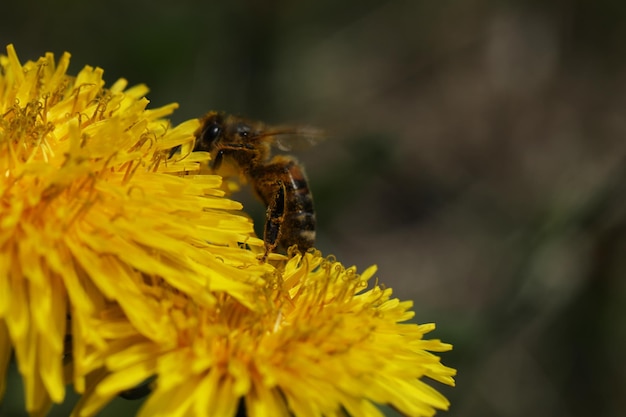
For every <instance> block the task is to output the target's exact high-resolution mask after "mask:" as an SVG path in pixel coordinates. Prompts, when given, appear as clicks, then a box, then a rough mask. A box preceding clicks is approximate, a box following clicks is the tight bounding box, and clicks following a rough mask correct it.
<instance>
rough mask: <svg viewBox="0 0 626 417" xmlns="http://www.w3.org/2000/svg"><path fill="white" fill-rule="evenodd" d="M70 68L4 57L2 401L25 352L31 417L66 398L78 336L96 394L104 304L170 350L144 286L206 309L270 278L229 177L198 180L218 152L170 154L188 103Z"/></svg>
mask: <svg viewBox="0 0 626 417" xmlns="http://www.w3.org/2000/svg"><path fill="white" fill-rule="evenodd" d="M68 65H69V54H64V55H63V56H62V57H61V58H60V59H59V61H58V62H55V60H54V57H53V56H52V54H46V55H45V56H44V57H42V58H40V59H39V60H37V61H29V62H26V63H24V64H22V63H21V62H20V61H19V59H18V57H17V54H16V52H15V50H14V48H13V46H8V47H7V55H6V56H0V381H2V382H1V383H0V391H2V390H3V388H4V385H3V384H4V377H3V375H4V373H5V370H6V364H7V361H8V357H9V355H10V351H11V349H13V350H14V351H15V355H16V359H17V363H18V369H19V371H20V373H21V374H22V375H23V377H24V381H25V391H26V407H27V410H28V411H29V412H32V413H35V412H41V411H42V410H45V409H46V407H47V406H48V403H49V400H50V399H51V400H52V401H54V402H60V401H62V400H63V398H64V386H65V382H66V381H65V379H64V377H63V369H62V358H63V353H64V338H65V335H66V333H71V334H72V340H73V358H74V363H73V365H74V375H73V379H74V383H75V387H76V389H78V390H79V391H81V390H83V389H84V388H85V380H84V378H85V374H86V370H87V369H92V368H93V364H91V363H89V361H88V354H89V352H88V351H87V350H88V349H87V346H91V347H90V349H94V348H97V347H99V346H100V347H102V346H104V341H105V339H106V335H102V334H101V332H100V329H99V328H98V327H95V326H94V325H93V323H94V320H95V319H97V318H98V317H99V314H100V311H101V310H102V308H103V306H105V305H108V304H110V303H111V302H114V303H116V304H117V305H119V307H120V309H121V310H122V311H123V313H124V316H125V318H126V319H127V320H128V322H129V323H131V324H132V326H133V328H134V329H138V331H139V333H141V334H142V335H143V336H144V337H147V338H148V339H150V340H154V341H167V340H170V339H171V338H172V337H174V336H175V333H174V330H173V329H172V328H171V326H169V325H168V323H165V324H164V323H163V320H164V319H163V316H162V315H161V314H160V306H159V305H158V303H155V302H154V300H153V299H152V298H149V297H144V296H143V295H142V291H143V287H145V282H162V283H163V285H167V286H171V288H173V289H175V290H176V291H179V292H181V293H184V294H189V295H190V297H192V298H193V300H194V302H195V303H197V304H198V305H201V306H207V307H208V306H211V305H214V304H215V303H216V302H217V298H216V295H217V294H220V293H222V292H224V293H227V294H229V296H231V297H233V298H234V299H237V300H238V301H239V302H241V303H242V305H246V306H248V307H250V306H252V305H253V304H254V303H255V300H254V298H253V296H254V288H255V285H258V283H259V281H261V280H262V276H263V274H264V273H267V271H268V270H270V267H269V266H268V265H261V264H259V262H258V261H257V260H256V258H255V256H254V254H253V253H252V252H251V251H248V250H240V249H238V245H240V244H241V243H242V242H245V243H247V244H248V245H252V246H255V245H256V246H258V247H262V243H263V242H262V241H260V240H259V239H257V238H255V237H252V236H253V231H252V225H251V222H250V221H249V220H248V219H247V218H246V217H244V216H241V215H237V214H235V213H233V212H232V211H233V210H239V209H241V205H240V204H239V203H236V202H233V201H231V200H228V199H225V198H223V195H222V192H221V191H220V189H219V187H220V183H221V178H220V177H217V176H211V175H189V174H190V173H193V172H194V171H195V170H197V169H198V163H199V162H200V161H201V160H202V159H205V160H206V159H207V158H208V156H206V155H204V156H203V155H202V154H201V153H197V154H196V153H194V154H192V155H189V156H188V157H187V158H179V159H178V160H175V159H173V158H169V157H168V154H169V152H168V150H169V149H171V148H172V147H174V146H177V145H180V144H184V143H189V142H191V141H193V133H194V131H195V130H196V129H197V128H198V121H197V120H192V121H188V122H185V123H183V124H181V125H179V126H176V127H173V126H170V124H169V122H168V121H167V120H165V119H163V117H165V116H167V115H168V114H169V113H171V112H172V111H173V110H174V108H175V107H176V104H171V105H168V106H164V107H162V108H158V109H154V110H149V109H146V106H147V104H148V100H147V99H146V98H145V97H144V96H145V94H146V93H147V89H146V87H145V86H142V85H139V86H136V87H131V88H127V84H126V82H125V81H124V80H119V81H117V82H115V83H114V84H113V85H111V86H110V87H109V88H105V87H104V81H103V79H102V75H103V71H102V70H101V69H99V68H92V67H85V68H84V69H83V70H81V71H80V72H79V73H78V74H77V75H76V76H75V77H72V76H69V75H67V74H66V70H67V68H68ZM177 173H179V174H181V175H177ZM182 174H185V175H182ZM68 318H69V319H70V320H69V323H71V324H70V327H71V331H70V329H68V325H67V323H68ZM0 393H1V392H0Z"/></svg>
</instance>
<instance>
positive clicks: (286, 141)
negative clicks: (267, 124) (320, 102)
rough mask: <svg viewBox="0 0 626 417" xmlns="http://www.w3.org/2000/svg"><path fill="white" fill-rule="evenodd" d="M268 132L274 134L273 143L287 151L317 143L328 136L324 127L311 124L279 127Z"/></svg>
mask: <svg viewBox="0 0 626 417" xmlns="http://www.w3.org/2000/svg"><path fill="white" fill-rule="evenodd" d="M267 134H268V135H269V136H272V138H273V140H272V143H273V144H274V145H275V146H276V147H277V148H278V149H280V150H281V151H286V152H287V151H293V150H301V149H306V148H309V147H311V146H314V145H317V144H318V143H319V142H321V141H322V140H324V139H326V138H327V136H328V135H327V134H326V132H325V131H323V130H322V129H318V128H316V127H311V126H298V127H278V128H274V129H271V130H270V131H269V132H268V133H267Z"/></svg>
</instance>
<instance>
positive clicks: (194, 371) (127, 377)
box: [82, 253, 456, 416]
mask: <svg viewBox="0 0 626 417" xmlns="http://www.w3.org/2000/svg"><path fill="white" fill-rule="evenodd" d="M374 272H375V268H370V269H368V270H366V271H364V272H363V273H362V274H357V272H356V270H355V269H354V268H347V269H346V268H345V267H343V266H342V265H341V264H340V263H338V262H336V261H334V260H332V259H326V258H323V257H321V256H320V255H319V254H317V253H307V254H305V255H296V256H294V257H293V258H291V259H290V260H289V261H288V262H286V263H285V264H283V265H282V266H280V267H279V268H278V269H277V270H276V271H275V272H274V273H273V274H271V276H268V277H267V280H266V283H267V284H266V285H265V286H264V287H263V288H260V289H259V293H258V298H259V300H260V302H259V308H258V309H256V310H254V311H253V310H250V309H248V308H246V307H245V306H243V305H242V304H241V303H239V302H238V301H237V300H235V299H233V298H232V297H230V296H224V297H222V298H220V299H219V301H218V303H217V304H216V305H215V306H213V307H208V308H207V307H200V306H198V305H196V304H195V303H194V302H193V301H192V300H190V299H188V298H181V297H180V296H179V295H177V294H172V293H168V292H167V291H166V293H161V294H160V296H159V297H160V300H161V305H162V311H163V314H164V316H166V317H167V320H169V321H171V322H172V323H175V327H176V328H177V336H176V341H175V342H173V343H172V344H171V345H170V346H164V345H156V344H154V343H150V342H149V341H147V340H144V341H141V340H140V339H138V335H136V334H134V335H133V334H130V335H128V336H127V337H126V338H119V339H118V338H115V339H116V340H115V341H113V342H112V344H111V346H116V348H113V349H112V350H110V351H108V352H106V355H107V356H108V357H109V359H110V360H109V365H110V369H109V372H110V374H108V375H107V376H104V377H103V379H102V381H101V382H100V386H99V387H97V388H96V389H95V390H94V391H93V392H92V393H91V394H90V395H88V396H87V397H86V398H84V403H83V404H82V407H83V409H82V411H83V413H84V414H85V415H93V414H94V413H95V412H96V411H97V410H98V409H99V407H100V406H102V405H103V404H105V403H106V402H107V401H109V400H110V399H111V398H112V397H113V396H115V395H116V394H117V393H118V392H120V391H122V390H127V389H129V388H132V387H134V386H135V385H136V384H138V383H139V382H141V381H142V380H143V379H145V378H147V377H149V376H151V375H153V374H154V375H157V379H156V382H155V383H154V392H153V393H152V394H151V395H150V397H149V398H148V400H147V402H146V404H145V405H144V407H143V409H142V411H141V413H140V415H141V416H155V415H164V416H165V415H167V416H174V415H180V416H234V415H235V413H236V411H237V409H238V407H239V405H240V402H241V403H242V404H245V409H246V411H247V415H249V416H290V415H295V416H320V415H324V416H334V415H345V414H347V415H352V416H382V414H381V412H380V411H379V410H378V408H377V406H376V405H377V404H389V405H391V406H392V407H394V408H396V409H397V410H399V411H400V412H402V413H403V414H405V415H409V416H430V415H433V414H434V413H435V411H436V409H447V408H448V405H449V403H448V401H447V400H446V399H445V398H444V397H443V396H442V395H441V394H440V393H438V392H437V391H436V390H434V389H433V388H431V387H430V386H429V385H428V384H427V383H426V382H424V381H423V378H424V377H427V378H430V379H432V380H435V381H438V382H442V383H445V384H448V385H453V384H454V380H453V376H454V375H455V373H456V372H455V370H453V369H451V368H448V367H446V366H444V365H442V364H441V362H440V359H439V357H438V356H436V354H435V353H436V352H443V351H447V350H450V349H451V346H450V345H449V344H446V343H442V342H441V341H439V340H427V339H425V338H424V336H425V334H427V333H428V332H430V331H432V330H433V329H434V325H432V324H426V325H417V324H412V323H408V322H407V321H408V320H409V319H411V318H412V317H413V313H412V312H411V311H410V310H409V309H410V307H411V306H412V303H411V302H400V301H399V300H398V299H395V298H392V297H391V290H390V289H383V288H381V287H380V286H378V285H377V284H373V283H371V282H370V281H371V278H372V276H373V274H374ZM368 283H369V286H368ZM103 325H105V326H106V323H103ZM131 340H134V341H135V343H129V341H131ZM140 346H141V347H140Z"/></svg>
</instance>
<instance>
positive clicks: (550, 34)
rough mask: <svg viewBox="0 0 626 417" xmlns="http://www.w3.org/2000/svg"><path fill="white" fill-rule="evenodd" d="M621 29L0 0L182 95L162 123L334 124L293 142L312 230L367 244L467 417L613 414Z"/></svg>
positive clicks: (16, 25) (567, 6) (373, 1)
mask: <svg viewBox="0 0 626 417" xmlns="http://www.w3.org/2000/svg"><path fill="white" fill-rule="evenodd" d="M625 38H626V3H624V2H618V1H610V0H597V1H587V0H569V1H565V0H555V1H550V2H542V1H487V0H468V1H449V0H448V1H446V0H439V1H425V0H399V1H391V0H388V1H384V0H360V1H357V0H352V1H343V2H338V1H331V0H318V1H300V2H295V1H294V2H288V1H280V0H273V1H270V0H266V1H252V0H238V1H231V2H216V1H185V0H178V1H171V0H151V1H147V0H144V1H135V2H130V1H120V0H113V1H107V2H102V1H99V2H93V1H78V0H61V1H51V0H48V1H38V2H36V1H34V0H27V1H21V2H18V1H13V2H6V4H4V5H3V12H2V14H1V16H0V44H2V45H5V44H7V43H14V44H15V46H16V48H17V52H18V54H19V56H20V58H21V60H22V61H25V60H27V59H36V58H37V57H39V56H40V55H41V54H43V53H44V52H46V51H53V52H55V54H56V55H57V56H59V55H60V53H61V52H63V51H70V52H71V53H72V56H73V58H72V66H71V72H72V73H76V72H77V71H78V70H80V68H82V67H83V66H84V65H86V64H89V65H94V66H100V67H103V68H104V69H105V78H106V80H107V83H108V84H109V85H110V84H111V83H112V82H114V81H115V80H116V79H117V78H119V77H124V78H127V79H128V80H129V81H130V83H131V84H137V83H146V84H148V85H149V86H150V88H151V93H150V95H149V98H150V99H151V101H152V105H153V106H155V107H156V106H160V105H163V104H166V103H169V102H172V101H176V102H178V103H180V105H181V107H180V109H179V110H178V111H177V112H176V113H175V115H174V117H173V119H174V121H175V122H180V121H183V120H186V119H188V118H191V117H197V116H199V115H201V114H203V113H204V112H205V111H207V110H209V109H222V110H226V111H228V112H232V113H236V114H241V115H245V116H248V117H250V118H253V119H261V120H265V121H267V122H273V123H284V122H289V123H295V124H310V125H315V126H319V127H322V128H325V129H327V130H328V131H329V132H331V137H330V139H329V140H327V141H325V142H324V143H321V144H319V145H318V146H316V147H315V148H312V149H311V150H309V151H306V152H302V153H298V156H299V158H300V159H301V160H302V161H303V162H305V163H306V166H307V170H308V174H309V178H310V182H311V186H312V189H313V191H314V194H315V199H316V204H317V210H318V222H319V234H318V236H319V245H318V246H319V248H320V249H322V250H323V251H324V253H327V254H330V253H332V254H335V255H336V256H337V257H338V258H339V259H340V260H341V261H342V262H343V263H344V264H347V265H352V264H355V265H357V266H358V267H359V268H360V269H361V270H362V269H364V268H365V267H367V266H368V265H370V264H372V263H376V264H378V266H379V272H378V276H379V278H380V281H381V282H383V283H384V284H385V285H387V286H390V287H392V288H394V291H395V294H396V295H397V296H398V297H400V298H401V299H413V300H415V311H416V320H417V321H419V322H430V321H434V322H437V323H438V326H439V327H438V330H437V331H436V332H435V333H434V334H433V335H432V336H433V337H439V338H442V339H444V340H445V341H448V342H450V343H453V344H454V351H453V352H450V353H446V354H443V360H444V363H446V364H448V365H450V366H454V367H456V368H458V371H459V374H458V378H457V387H456V388H453V389H451V388H450V389H448V388H446V387H441V386H437V388H438V389H441V390H442V391H443V392H444V393H445V394H446V395H447V396H448V397H449V398H450V400H451V401H452V408H451V410H450V411H449V412H448V413H447V414H446V413H441V415H449V416H463V417H473V416H476V417H485V416H503V417H517V416H519V417H526V416H529V415H532V416H545V417H548V416H550V417H552V416H571V417H579V416H580V417H595V416H623V415H625V413H626V360H624V358H623V356H624V354H625V353H626V349H625V348H626V326H625V324H626V280H625V279H624V278H626V276H625V273H626V256H624V255H626V252H625V249H626V239H625V230H626V199H625V198H624V196H625V195H626V194H625V193H626V184H625V179H626V165H625V163H624V162H625V160H624V157H625V156H626V145H625V141H624V139H625V138H626V119H625V117H624V116H625V114H626V94H625V93H626V47H625V46H624V39H625ZM244 197H245V195H244ZM244 197H242V198H244ZM249 207H252V208H254V209H251V210H252V211H253V212H254V213H256V214H255V216H257V218H261V217H259V216H262V214H261V213H262V209H261V207H260V205H259V204H257V203H256V202H254V201H252V200H250V203H249ZM259 221H262V220H259ZM16 387H17V385H13V386H12V387H10V390H9V393H7V396H8V397H12V396H14V395H15V396H17V395H18V394H17V392H18V391H19V390H18V388H16ZM9 402H10V401H8V400H7V401H5V404H4V409H3V411H1V412H3V413H5V414H3V415H13V414H12V413H14V411H12V410H13V409H12V408H11V404H9ZM127 405H128V404H127V403H125V402H124V401H123V400H119V401H116V403H115V404H113V405H112V406H111V407H109V408H108V409H107V410H105V412H103V414H102V415H103V416H106V415H109V416H110V415H125V414H124V413H125V412H124V411H120V410H121V409H120V408H118V407H122V408H123V407H126V406H127ZM131 407H136V404H135V403H133V404H132V405H131ZM0 410H2V409H0ZM56 413H57V415H66V414H67V411H66V409H63V408H57V409H56ZM389 413H390V415H391V412H389ZM128 414H129V415H130V414H131V413H130V412H128Z"/></svg>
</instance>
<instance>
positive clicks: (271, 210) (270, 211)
mask: <svg viewBox="0 0 626 417" xmlns="http://www.w3.org/2000/svg"><path fill="white" fill-rule="evenodd" d="M285 192H286V191H285V184H284V183H283V182H282V181H278V188H277V189H276V194H275V195H274V197H273V198H272V200H271V201H270V203H269V204H268V206H267V210H266V211H265V229H264V231H263V241H264V242H265V254H264V255H263V257H262V258H261V262H265V261H266V260H267V257H268V256H269V254H270V253H272V252H274V251H275V250H276V248H277V247H278V242H280V238H281V235H282V230H281V228H282V225H283V221H284V220H285V211H286V208H287V206H286V203H287V201H286V199H285Z"/></svg>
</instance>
